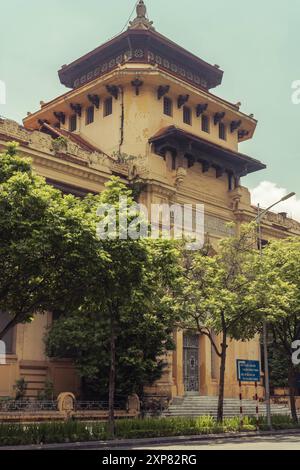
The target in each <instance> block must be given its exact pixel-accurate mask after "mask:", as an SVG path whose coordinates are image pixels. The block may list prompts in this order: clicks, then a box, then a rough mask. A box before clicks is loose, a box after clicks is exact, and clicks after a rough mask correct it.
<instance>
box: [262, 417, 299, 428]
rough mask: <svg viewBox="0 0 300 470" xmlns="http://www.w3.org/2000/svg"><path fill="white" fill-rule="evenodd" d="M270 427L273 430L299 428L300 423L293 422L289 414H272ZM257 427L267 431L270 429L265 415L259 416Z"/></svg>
mask: <svg viewBox="0 0 300 470" xmlns="http://www.w3.org/2000/svg"><path fill="white" fill-rule="evenodd" d="M272 428H273V429H275V430H281V429H297V428H300V425H299V424H297V423H295V422H294V420H293V418H292V417H291V416H289V415H286V416H284V415H272ZM259 429H260V430H261V431H268V430H269V429H270V428H269V426H268V423H267V418H266V417H260V418H259Z"/></svg>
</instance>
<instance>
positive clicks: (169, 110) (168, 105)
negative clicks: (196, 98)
mask: <svg viewBox="0 0 300 470" xmlns="http://www.w3.org/2000/svg"><path fill="white" fill-rule="evenodd" d="M164 114H166V115H167V116H172V115H173V103H172V100H171V99H170V98H168V97H167V96H165V97H164Z"/></svg>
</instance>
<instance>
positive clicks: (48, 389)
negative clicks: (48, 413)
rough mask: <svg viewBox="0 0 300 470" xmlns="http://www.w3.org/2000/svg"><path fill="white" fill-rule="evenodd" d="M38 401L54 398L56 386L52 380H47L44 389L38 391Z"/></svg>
mask: <svg viewBox="0 0 300 470" xmlns="http://www.w3.org/2000/svg"><path fill="white" fill-rule="evenodd" d="M37 400H38V401H52V400H54V386H53V382H52V380H49V379H47V380H46V381H45V387H44V390H42V391H40V392H38V396H37Z"/></svg>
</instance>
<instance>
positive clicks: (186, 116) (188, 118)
mask: <svg viewBox="0 0 300 470" xmlns="http://www.w3.org/2000/svg"><path fill="white" fill-rule="evenodd" d="M183 122H184V123H185V124H189V125H190V126H191V125H192V112H191V108H189V107H188V106H184V107H183Z"/></svg>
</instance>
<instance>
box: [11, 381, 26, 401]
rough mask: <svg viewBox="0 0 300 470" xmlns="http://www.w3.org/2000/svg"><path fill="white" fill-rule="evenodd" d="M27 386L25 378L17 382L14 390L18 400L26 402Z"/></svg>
mask: <svg viewBox="0 0 300 470" xmlns="http://www.w3.org/2000/svg"><path fill="white" fill-rule="evenodd" d="M27 385H28V384H27V382H26V380H25V379H24V378H23V377H22V378H21V379H19V380H17V381H16V383H15V385H14V390H15V391H16V400H24V398H25V396H26V390H27Z"/></svg>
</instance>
